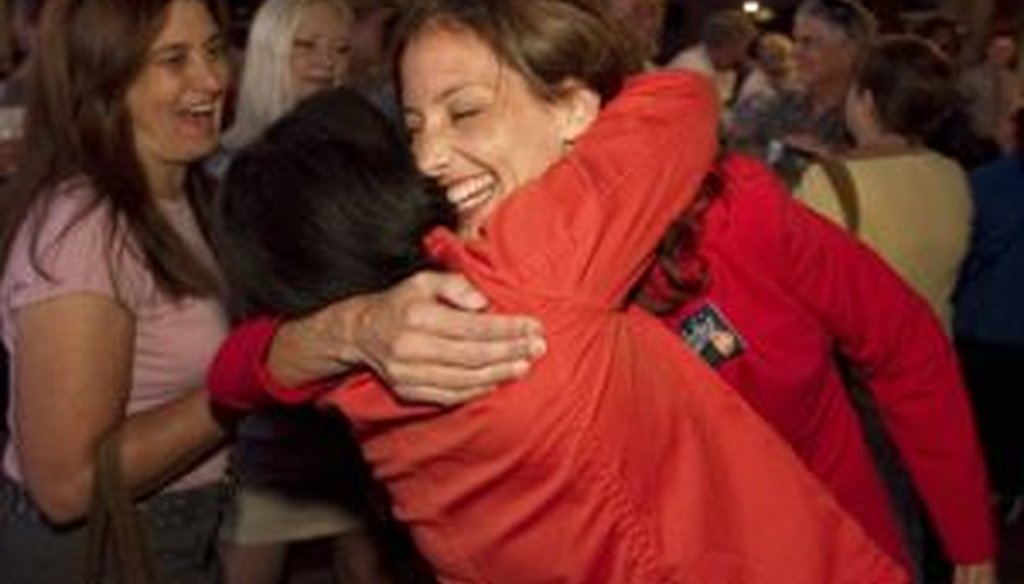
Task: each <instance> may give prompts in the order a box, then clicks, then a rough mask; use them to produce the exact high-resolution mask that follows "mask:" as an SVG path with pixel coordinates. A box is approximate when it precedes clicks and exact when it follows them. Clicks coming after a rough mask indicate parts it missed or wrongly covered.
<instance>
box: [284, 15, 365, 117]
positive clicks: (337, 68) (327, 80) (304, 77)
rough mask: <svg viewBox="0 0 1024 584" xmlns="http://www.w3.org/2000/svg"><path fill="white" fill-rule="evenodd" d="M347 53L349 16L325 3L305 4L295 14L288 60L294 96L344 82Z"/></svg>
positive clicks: (350, 47) (348, 54)
mask: <svg viewBox="0 0 1024 584" xmlns="http://www.w3.org/2000/svg"><path fill="white" fill-rule="evenodd" d="M351 54H352V18H351V15H350V14H348V13H343V12H342V11H341V10H339V9H338V8H337V7H336V6H334V5H333V4H331V3H329V2H323V1H321V2H312V3H310V4H307V5H305V6H304V7H303V8H302V10H301V12H300V14H299V22H298V26H297V27H296V29H295V36H294V38H293V39H292V48H291V56H290V59H289V66H290V70H291V76H292V89H293V91H294V93H295V97H296V99H298V100H301V99H303V98H306V97H309V96H310V95H312V94H314V93H316V92H318V91H322V90H324V89H330V88H332V87H337V86H338V85H341V84H342V83H344V82H345V80H346V78H347V76H348V70H349V62H350V60H351Z"/></svg>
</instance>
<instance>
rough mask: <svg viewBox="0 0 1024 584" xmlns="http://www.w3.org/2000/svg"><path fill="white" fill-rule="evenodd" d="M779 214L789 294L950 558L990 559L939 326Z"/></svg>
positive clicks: (814, 231) (893, 284) (795, 213)
mask: <svg viewBox="0 0 1024 584" xmlns="http://www.w3.org/2000/svg"><path fill="white" fill-rule="evenodd" d="M781 216H782V221H783V223H784V225H783V228H782V229H783V231H782V232H783V233H784V234H785V235H784V240H785V241H783V242H782V246H783V248H784V250H785V253H784V254H783V258H784V260H783V261H785V262H786V264H785V268H784V269H783V270H782V273H784V274H786V278H787V281H788V285H789V288H790V290H792V291H793V294H794V295H796V296H797V297H798V298H800V299H801V301H802V302H805V303H806V305H807V307H808V308H809V309H810V310H811V311H812V312H814V313H816V314H817V315H818V316H819V318H820V320H821V322H822V323H823V324H824V325H825V327H826V329H827V330H828V332H829V333H830V335H831V336H832V337H833V338H834V339H835V340H836V342H837V348H838V349H839V351H840V352H841V353H842V354H843V355H844V356H846V357H848V358H849V359H851V360H852V361H853V363H854V364H855V365H856V367H857V369H858V371H859V372H860V373H861V374H862V375H863V376H864V381H865V385H866V386H867V388H868V390H869V391H870V392H871V393H872V394H873V396H874V398H875V401H876V403H877V405H878V409H879V412H880V414H881V417H882V421H883V423H884V425H885V427H886V429H887V431H888V432H889V434H890V435H891V437H892V438H893V440H894V442H895V445H896V447H897V449H898V450H899V452H900V454H901V455H902V457H903V460H904V462H905V464H906V465H907V468H908V470H909V472H910V475H911V477H912V479H913V482H914V484H915V486H916V487H917V489H918V492H919V493H920V494H921V496H922V498H923V500H924V503H925V505H926V507H927V509H928V511H929V514H930V517H931V518H932V521H933V523H934V525H935V526H936V528H937V530H938V533H939V535H940V538H941V540H942V541H943V543H944V544H945V546H946V549H947V551H948V553H949V554H950V556H951V557H952V558H953V559H954V560H955V561H956V562H958V563H967V562H975V561H980V560H983V559H986V558H991V557H993V555H994V550H995V538H994V530H993V526H992V522H991V516H990V512H989V507H988V487H987V479H986V474H985V469H984V462H983V459H982V456H981V452H980V446H979V442H978V440H977V436H976V430H975V427H974V422H973V417H972V413H971V410H970V406H969V401H968V398H967V394H966V391H965V389H964V386H963V381H962V378H961V375H960V370H959V366H958V363H957V360H956V356H955V353H954V351H953V347H952V344H951V343H950V341H949V338H948V337H947V336H946V334H945V333H944V332H943V330H942V326H941V324H940V323H939V321H938V320H937V318H936V317H935V316H934V315H933V314H932V312H931V309H930V308H929V306H928V304H927V302H926V301H925V300H924V299H923V298H921V297H919V296H918V295H917V294H915V293H914V292H913V291H912V290H911V288H910V287H909V286H908V285H907V284H905V283H904V282H903V281H902V280H901V279H900V278H899V276H898V275H897V274H896V273H895V272H894V271H893V270H891V269H890V268H889V267H888V265H886V264H885V262H884V260H882V259H881V258H879V257H878V256H877V255H875V253H874V252H872V251H871V250H870V249H868V248H867V247H866V246H864V245H862V244H861V243H860V242H859V241H858V240H856V239H855V238H853V237H852V236H850V235H849V234H847V233H846V232H845V231H842V230H841V229H839V228H838V227H836V226H834V225H833V224H831V223H830V222H828V221H826V220H825V219H822V218H820V217H818V216H816V215H814V214H813V213H812V212H811V211H809V210H808V209H806V208H804V207H803V206H802V205H800V204H798V203H796V202H795V201H793V200H792V199H786V200H785V203H784V208H783V212H782V214H781Z"/></svg>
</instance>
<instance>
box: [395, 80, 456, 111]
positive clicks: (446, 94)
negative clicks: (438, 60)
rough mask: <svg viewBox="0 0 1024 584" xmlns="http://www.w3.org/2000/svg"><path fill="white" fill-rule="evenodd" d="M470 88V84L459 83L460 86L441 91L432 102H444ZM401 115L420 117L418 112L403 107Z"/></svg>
mask: <svg viewBox="0 0 1024 584" xmlns="http://www.w3.org/2000/svg"><path fill="white" fill-rule="evenodd" d="M472 86H473V84H472V83H461V84H459V85H456V86H454V87H449V88H448V89H445V90H444V91H442V92H441V94H440V95H438V96H437V99H436V100H434V101H444V100H446V99H448V98H449V97H451V96H452V95H454V94H456V93H458V92H460V91H462V90H464V89H467V88H470V87H472ZM402 114H403V115H409V114H413V115H422V114H420V113H419V110H416V109H413V108H409V107H405V106H403V107H402Z"/></svg>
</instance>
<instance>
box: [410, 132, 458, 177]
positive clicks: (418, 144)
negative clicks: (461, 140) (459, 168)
mask: <svg viewBox="0 0 1024 584" xmlns="http://www.w3.org/2000/svg"><path fill="white" fill-rule="evenodd" d="M412 152H413V156H415V157H416V166H417V167H418V168H419V170H420V172H421V173H423V174H424V175H425V176H428V177H430V178H433V179H440V178H442V177H443V176H444V173H445V172H446V171H447V170H448V166H449V163H450V162H451V155H452V148H451V142H450V140H449V139H448V138H447V137H446V136H445V135H444V133H443V132H439V131H437V130H434V129H429V128H427V127H423V128H421V129H420V130H419V131H418V132H417V133H416V135H415V136H414V137H413V141H412Z"/></svg>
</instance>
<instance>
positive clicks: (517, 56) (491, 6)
mask: <svg viewBox="0 0 1024 584" xmlns="http://www.w3.org/2000/svg"><path fill="white" fill-rule="evenodd" d="M430 26H443V27H456V28H461V29H468V30H470V31H472V32H473V33H474V34H476V35H477V36H478V37H479V38H480V39H481V40H483V41H484V42H485V43H487V45H488V46H489V47H490V48H491V49H492V50H493V51H494V53H495V54H496V55H497V56H498V58H499V59H500V60H501V62H503V63H505V64H507V65H508V66H510V67H512V69H514V70H515V71H516V72H517V73H519V74H520V75H522V76H523V78H525V79H526V81H527V84H528V86H529V87H530V89H531V90H532V91H533V92H534V93H535V94H536V95H538V96H540V97H541V98H544V99H551V98H553V97H556V96H558V95H559V91H560V90H561V83H563V82H564V81H566V80H569V79H576V80H578V81H580V82H582V83H583V84H585V85H586V86H587V87H589V88H591V89H593V90H594V91H595V92H597V94H598V95H599V96H600V97H601V99H602V100H603V101H607V100H609V99H611V98H612V97H614V96H615V95H616V94H617V93H618V92H619V90H620V89H621V88H622V86H623V84H624V83H625V81H626V78H628V77H629V76H630V75H633V74H635V73H639V72H640V71H642V70H643V63H644V61H643V56H642V55H641V53H640V51H639V50H638V47H637V46H636V43H634V42H633V39H632V37H631V36H630V35H629V34H628V32H627V31H626V30H625V29H623V28H622V26H621V25H620V24H619V22H618V21H617V20H615V19H614V18H613V17H612V16H611V15H610V14H609V12H608V11H607V9H606V7H605V6H604V3H603V2H599V1H597V0H515V1H509V0H422V1H419V2H416V3H415V4H414V6H413V8H412V9H411V11H410V12H409V13H408V14H407V15H406V16H405V18H403V19H402V21H401V22H400V23H399V25H398V27H397V29H396V31H395V38H394V46H393V53H392V55H393V57H394V61H393V67H394V70H395V75H394V78H395V79H397V80H399V84H400V83H401V76H400V75H398V74H397V73H398V65H399V60H400V59H401V56H402V53H403V52H404V49H405V47H406V45H407V44H408V43H409V41H410V39H411V38H412V37H414V36H415V35H416V33H417V32H418V31H420V30H422V29H424V28H427V27H430ZM399 93H401V87H399Z"/></svg>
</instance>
